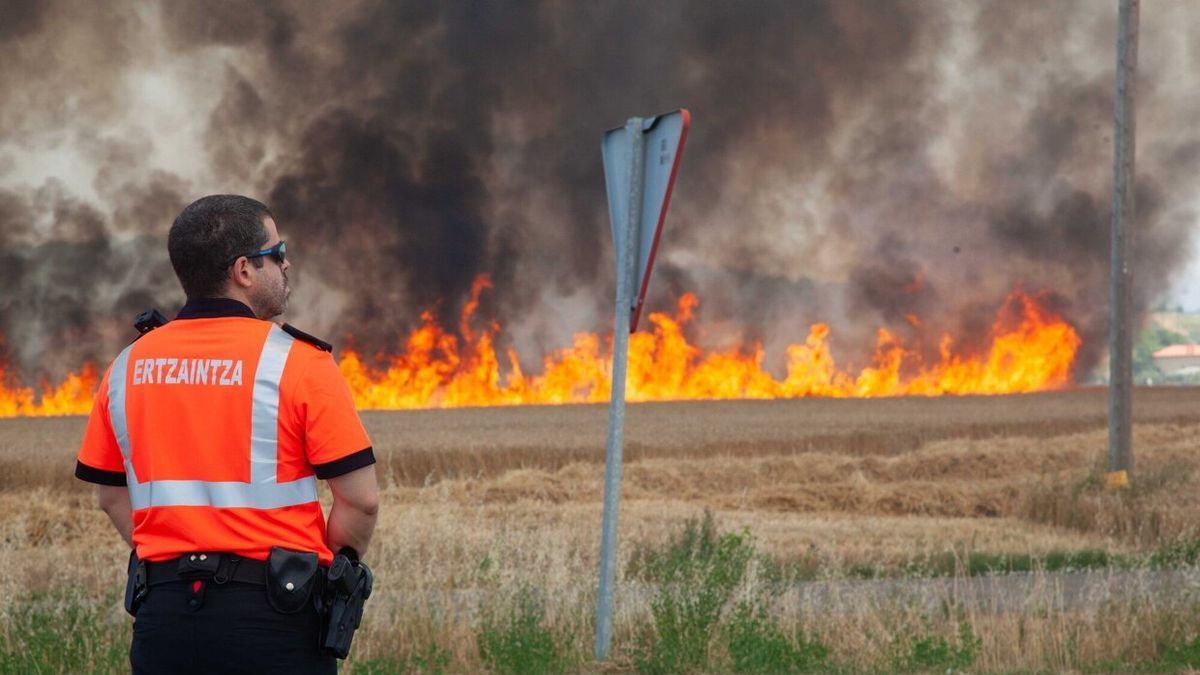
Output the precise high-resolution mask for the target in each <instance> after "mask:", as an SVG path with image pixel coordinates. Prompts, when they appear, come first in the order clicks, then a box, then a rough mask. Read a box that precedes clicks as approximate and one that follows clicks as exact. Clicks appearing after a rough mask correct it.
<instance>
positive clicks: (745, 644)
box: [725, 602, 829, 673]
mask: <svg viewBox="0 0 1200 675" xmlns="http://www.w3.org/2000/svg"><path fill="white" fill-rule="evenodd" d="M725 646H726V649H727V651H728V652H729V665H730V669H731V670H733V672H735V673H810V672H823V671H825V670H826V669H827V667H828V666H829V662H828V661H829V649H828V648H827V647H825V645H823V644H821V643H820V642H818V641H816V640H812V639H809V638H808V637H807V636H805V635H804V634H803V633H797V634H796V635H795V636H791V637H789V636H787V635H785V634H784V632H783V630H781V629H780V627H779V625H778V624H777V623H776V622H775V621H773V620H771V618H770V617H769V616H768V615H767V612H766V609H765V608H763V607H762V605H756V604H755V603H750V602H747V603H743V604H741V605H740V606H739V607H738V609H737V611H735V612H734V613H733V615H732V616H731V617H730V619H729V622H728V624H727V625H726V626H725Z"/></svg>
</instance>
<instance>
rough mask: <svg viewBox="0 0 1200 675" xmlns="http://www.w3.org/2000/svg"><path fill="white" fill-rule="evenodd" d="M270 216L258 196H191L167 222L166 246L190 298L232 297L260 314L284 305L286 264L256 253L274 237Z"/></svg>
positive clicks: (269, 245)
mask: <svg viewBox="0 0 1200 675" xmlns="http://www.w3.org/2000/svg"><path fill="white" fill-rule="evenodd" d="M279 241H280V240H279V232H278V231H277V230H276V229H275V219H274V218H273V217H272V216H271V211H270V210H269V209H267V207H266V205H264V204H263V203H262V202H259V201H256V200H253V199H250V198H249V197H241V196H238V195H210V196H208V197H203V198H201V199H197V200H196V201H194V202H192V203H191V204H189V205H188V206H187V208H185V209H184V210H183V211H182V212H181V213H180V214H179V216H178V217H177V218H175V223H174V224H173V225H171V233H170V234H169V235H168V236H167V249H168V251H169V252H170V255H171V265H172V266H173V267H174V268H175V275H176V276H178V277H179V283H180V285H182V286H183V292H184V293H186V294H187V297H188V298H189V299H198V298H233V299H234V300H239V301H241V302H244V303H246V304H247V305H249V306H250V309H252V310H254V314H255V315H256V316H258V318H260V319H270V318H272V317H276V316H279V315H280V314H282V313H283V311H284V310H285V309H287V300H288V293H290V292H291V289H290V288H288V283H287V270H288V268H289V267H291V263H290V262H288V261H286V260H284V261H280V260H279V258H280V257H282V255H280V256H275V255H259V253H260V252H261V251H264V250H266V249H271V248H272V247H274V246H276V245H277V244H278V243H279Z"/></svg>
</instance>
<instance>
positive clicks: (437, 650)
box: [350, 643, 451, 675]
mask: <svg viewBox="0 0 1200 675" xmlns="http://www.w3.org/2000/svg"><path fill="white" fill-rule="evenodd" d="M351 658H352V661H351V663H350V673H351V675H443V674H444V673H447V672H450V663H451V658H450V653H449V652H447V651H446V650H444V649H442V647H441V646H440V645H437V644H435V643H430V644H428V645H426V646H425V647H423V648H420V649H417V650H415V651H413V652H412V653H410V654H407V655H405V656H401V657H397V658H378V657H377V658H373V659H367V660H364V661H359V660H353V657H351Z"/></svg>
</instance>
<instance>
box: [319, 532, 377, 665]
mask: <svg viewBox="0 0 1200 675" xmlns="http://www.w3.org/2000/svg"><path fill="white" fill-rule="evenodd" d="M374 585H375V575H374V574H373V573H372V572H371V568H370V567H367V565H366V563H364V562H362V561H359V560H351V559H350V558H348V557H347V556H345V555H344V554H342V553H339V554H337V555H336V556H334V558H333V564H332V565H330V566H329V572H327V573H326V575H325V594H324V598H323V601H322V603H321V605H322V607H321V610H322V612H321V648H322V649H325V650H326V651H328V652H329V653H330V654H333V655H334V656H336V657H337V658H339V659H344V658H346V657H347V656H348V655H349V654H350V643H351V642H352V641H353V640H354V631H356V630H358V626H359V624H360V623H362V615H363V605H364V604H366V601H367V598H369V597H371V589H372V588H373V587H374Z"/></svg>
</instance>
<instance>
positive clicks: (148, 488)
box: [108, 326, 317, 510]
mask: <svg viewBox="0 0 1200 675" xmlns="http://www.w3.org/2000/svg"><path fill="white" fill-rule="evenodd" d="M294 342H295V340H294V338H292V336H291V335H288V334H287V333H285V332H284V331H283V330H282V329H281V328H279V326H271V329H270V330H269V331H268V332H267V338H266V340H265V341H264V344H263V350H262V354H261V356H260V357H259V363H258V368H257V369H256V372H255V375H254V392H253V410H252V413H251V432H250V475H251V482H249V483H243V482H240V481H203V480H158V481H149V482H146V483H139V482H138V480H137V474H135V473H134V471H133V450H132V444H131V442H130V439H129V422H128V418H127V415H126V389H127V385H126V381H127V375H128V372H129V353H130V351H131V350H132V349H133V345H130V346H128V347H126V348H125V350H124V351H122V352H121V354H120V355H119V356H118V357H117V358H116V360H115V361H113V365H112V369H111V370H110V371H109V376H108V416H109V420H110V421H111V422H112V427H113V435H115V436H116V439H117V445H119V446H120V448H121V455H122V457H123V458H124V460H125V477H126V480H127V482H128V484H129V501H130V503H131V505H132V506H133V508H134V510H138V509H145V508H149V507H151V506H215V507H218V508H251V509H275V508H280V507H283V506H296V505H299V504H309V503H312V502H315V501H317V480H316V477H314V476H306V477H304V478H301V479H299V480H294V481H289V482H286V483H280V482H278V475H277V469H278V452H279V451H278V440H279V439H278V437H279V434H278V428H279V427H278V424H279V381H280V378H281V377H282V376H283V367H284V365H285V364H286V363H287V358H288V354H289V353H290V352H291V348H292V344H293V343H294Z"/></svg>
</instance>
